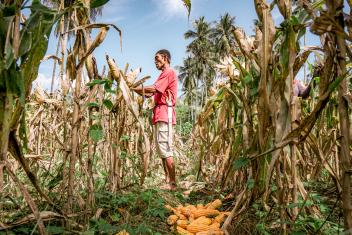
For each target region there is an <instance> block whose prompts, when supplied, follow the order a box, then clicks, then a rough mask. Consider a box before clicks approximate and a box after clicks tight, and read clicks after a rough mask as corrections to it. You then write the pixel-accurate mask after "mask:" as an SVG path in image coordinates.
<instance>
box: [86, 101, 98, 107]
mask: <svg viewBox="0 0 352 235" xmlns="http://www.w3.org/2000/svg"><path fill="white" fill-rule="evenodd" d="M87 107H88V108H90V107H99V104H98V103H95V102H90V103H88V104H87Z"/></svg>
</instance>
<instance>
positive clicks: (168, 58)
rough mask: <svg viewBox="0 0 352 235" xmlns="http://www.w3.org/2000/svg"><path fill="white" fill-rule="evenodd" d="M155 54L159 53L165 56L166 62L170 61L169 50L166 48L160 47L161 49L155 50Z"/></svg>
mask: <svg viewBox="0 0 352 235" xmlns="http://www.w3.org/2000/svg"><path fill="white" fill-rule="evenodd" d="M156 54H160V55H164V56H166V58H167V60H168V62H169V63H170V61H171V54H170V52H169V51H168V50H166V49H161V50H159V51H157V52H156V53H155V55H156Z"/></svg>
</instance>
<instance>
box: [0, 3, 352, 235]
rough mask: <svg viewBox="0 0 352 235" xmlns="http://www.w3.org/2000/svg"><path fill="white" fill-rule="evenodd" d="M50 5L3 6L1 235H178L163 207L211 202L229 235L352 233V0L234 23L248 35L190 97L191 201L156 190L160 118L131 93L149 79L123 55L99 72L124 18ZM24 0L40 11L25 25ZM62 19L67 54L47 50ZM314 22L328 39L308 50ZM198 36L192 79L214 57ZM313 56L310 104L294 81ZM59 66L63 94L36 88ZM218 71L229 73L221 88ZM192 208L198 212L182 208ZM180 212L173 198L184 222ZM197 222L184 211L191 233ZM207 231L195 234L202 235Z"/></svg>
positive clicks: (62, 47) (91, 7)
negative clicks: (115, 21)
mask: <svg viewBox="0 0 352 235" xmlns="http://www.w3.org/2000/svg"><path fill="white" fill-rule="evenodd" d="M47 2H49V3H50V4H49V6H50V8H48V7H46V6H45V5H42V3H40V1H32V2H31V3H25V2H24V1H17V2H16V1H11V0H5V1H1V5H0V75H1V77H0V79H1V80H0V141H1V142H0V144H1V151H0V234H2V233H4V234H11V233H39V234H46V233H52V234H58V233H64V232H67V233H82V232H86V233H87V234H89V232H90V234H94V232H96V233H102V234H111V233H115V232H117V231H120V230H123V229H126V230H128V231H129V232H130V233H131V234H158V233H159V234H166V233H171V230H170V229H169V227H168V226H167V224H166V218H167V216H168V214H167V213H168V212H167V211H166V209H165V208H164V205H165V204H171V205H172V206H175V208H179V209H180V211H182V208H186V209H185V210H187V208H188V209H203V208H201V207H202V203H203V204H206V203H208V202H210V201H211V200H213V199H214V198H215V197H221V198H223V199H224V200H223V204H222V205H221V206H222V207H221V208H220V209H221V211H225V210H226V211H228V213H227V215H228V217H227V218H226V220H225V221H224V223H223V225H222V230H223V231H224V232H225V233H226V234H252V233H258V234H268V233H273V234H289V233H290V234H291V233H292V234H294V233H296V234H302V233H303V234H309V233H311V234H314V233H321V234H335V233H337V232H339V231H342V230H343V229H342V228H344V229H345V230H346V232H345V234H351V232H350V231H352V205H351V204H352V197H351V195H352V179H351V178H352V170H351V169H352V163H351V133H350V132H351V127H350V122H351V87H352V85H351V79H350V75H351V72H350V70H349V69H350V65H351V64H350V59H351V58H352V57H351V56H352V53H351V51H350V48H351V47H350V42H351V38H352V35H351V19H350V17H351V16H350V15H349V14H348V13H346V12H344V10H345V11H346V8H344V7H343V3H344V2H343V1H341V0H338V1H333V0H326V1H323V0H319V1H306V0H299V1H289V0H278V1H272V2H270V3H268V2H266V1H265V0H255V1H254V4H255V6H256V11H257V15H258V21H257V22H256V25H255V35H253V36H247V35H246V34H245V33H244V32H243V31H242V30H241V29H240V28H239V27H236V26H234V27H230V28H229V30H230V32H231V35H232V36H233V39H234V44H233V45H232V44H229V46H227V47H225V48H227V49H226V51H222V53H220V54H216V55H217V56H218V57H219V58H217V59H218V60H217V61H216V60H215V62H216V63H215V64H217V65H216V66H215V65H211V63H209V66H210V67H211V66H213V67H212V69H214V71H213V70H212V71H210V72H209V73H206V72H204V71H207V70H209V69H210V68H208V67H204V68H202V69H203V70H202V76H203V75H204V77H201V78H199V79H201V81H198V82H199V83H198V82H197V86H198V85H202V89H201V93H200V94H196V92H195V93H193V90H192V89H193V88H192V87H191V88H189V90H188V91H189V94H190V97H189V101H190V102H189V105H191V106H197V105H203V104H204V107H201V108H202V111H201V112H200V113H198V114H197V112H195V110H194V109H192V107H191V110H190V111H189V112H188V111H187V112H188V113H187V115H189V117H191V118H190V120H191V121H194V123H192V124H194V125H193V130H192V133H191V135H190V137H191V138H188V137H189V136H183V139H182V138H179V137H177V141H176V147H177V150H178V152H179V153H178V155H179V158H178V160H177V168H178V172H177V174H178V176H179V178H180V185H181V186H182V187H184V188H186V189H188V190H187V191H186V192H185V193H183V194H182V193H180V192H176V193H167V192H161V191H158V190H155V189H151V188H152V187H155V186H156V185H157V183H158V182H160V181H162V180H163V179H162V174H160V170H161V167H160V162H159V159H157V158H155V157H154V156H155V154H154V153H153V152H154V151H153V145H152V142H153V141H152V138H153V137H152V134H151V133H152V126H151V122H150V116H151V111H150V109H148V108H147V106H148V104H147V101H145V100H143V99H141V98H140V97H137V96H136V95H135V94H133V93H131V91H130V88H131V87H136V86H138V85H140V84H142V83H143V82H145V81H146V80H147V79H148V78H149V77H142V78H139V77H140V76H139V72H140V69H135V70H130V68H129V66H128V65H126V67H125V68H123V69H121V68H118V67H117V66H116V64H115V62H114V60H113V59H112V58H110V57H109V56H107V57H106V66H105V68H106V69H103V71H98V68H97V66H96V61H95V58H94V56H93V52H94V50H95V49H96V48H97V47H99V46H100V45H101V44H102V43H103V42H104V39H105V36H106V34H107V33H116V32H117V33H119V36H120V37H121V31H120V30H119V29H118V28H117V27H116V26H115V25H108V24H98V23H92V20H91V19H92V16H94V15H95V14H96V13H97V12H99V10H97V9H99V7H101V6H103V5H104V4H105V3H106V1H99V0H95V1H89V0H82V1H47ZM184 3H185V4H186V6H187V7H188V9H190V6H191V3H190V1H184ZM22 4H29V5H31V10H32V13H30V15H29V16H28V17H27V19H25V17H24V15H23V14H22V10H23V9H22V8H21V7H23V6H22ZM234 4H236V3H234ZM345 4H348V5H349V7H350V8H351V7H352V3H351V2H350V1H347V3H345ZM274 7H277V8H278V9H279V12H280V13H281V14H282V17H283V18H284V21H283V22H282V23H281V24H280V25H275V23H274V21H273V18H272V16H271V10H272V8H274ZM198 23H199V24H200V23H201V24H203V25H204V19H203V20H202V19H200V20H199V21H198ZM54 25H55V26H56V30H57V32H58V36H57V39H58V49H57V52H58V53H57V54H56V55H48V56H45V53H46V49H47V45H48V37H49V35H50V33H51V31H52V30H53V27H54ZM93 30H96V31H98V34H97V36H96V38H94V39H93V38H91V33H92V31H93ZM112 30H114V32H113V31H112ZM307 30H310V31H311V32H312V33H314V34H316V35H318V36H319V37H320V39H321V45H320V46H314V47H311V46H301V44H302V43H301V41H302V40H301V39H302V37H303V36H304V35H305V34H306V31H307ZM186 35H188V37H191V36H192V35H193V36H194V35H196V34H192V32H190V33H188V34H187V33H186ZM198 36H199V35H198ZM69 37H70V38H71V40H70V41H69ZM69 42H72V43H69ZM193 42H194V43H193V44H190V47H189V48H188V50H189V51H188V52H189V53H190V54H191V55H192V56H194V57H193V58H191V59H190V60H188V62H189V64H187V65H188V66H189V67H186V66H184V67H182V68H181V70H182V73H183V80H182V81H183V84H186V78H187V76H190V74H191V72H190V71H191V70H190V68H191V67H192V66H193V63H197V61H196V62H194V60H193V59H194V58H197V53H200V54H202V55H203V54H204V55H209V58H210V57H211V55H212V53H213V52H212V51H210V52H209V53H208V52H206V53H205V52H204V51H198V52H197V49H199V48H201V47H202V46H204V45H205V46H206V47H208V44H206V43H205V44H204V42H202V41H197V40H194V41H193ZM222 50H225V49H222ZM311 54H315V55H317V56H316V58H318V59H317V60H316V61H315V62H314V64H313V65H312V66H311V70H310V74H311V75H312V81H314V82H312V90H311V93H310V98H309V99H307V100H302V99H300V98H298V97H294V96H293V95H292V94H293V92H292V89H293V85H292V84H293V80H294V79H295V78H296V76H297V74H298V72H299V71H300V70H301V69H302V68H303V66H304V65H305V63H306V61H307V59H308V58H309V56H310V55H311ZM205 57H206V56H205ZM47 59H53V60H54V61H55V62H54V63H55V65H54V74H55V73H57V72H58V74H59V79H60V86H61V87H60V89H59V90H58V91H55V92H51V93H49V94H48V93H46V92H45V91H43V90H42V88H41V87H40V86H36V87H34V88H33V89H32V83H33V81H34V80H35V78H36V77H37V74H38V68H39V65H40V63H41V62H42V61H43V60H47ZM203 62H204V61H203ZM57 66H58V71H55V70H56V67H57ZM193 67H194V66H193ZM105 70H106V71H105ZM85 74H86V75H87V76H85ZM194 74H196V73H195V72H194V70H192V76H194ZM212 74H213V75H214V74H215V75H216V76H221V77H222V78H223V79H225V80H226V82H224V83H223V84H220V85H218V87H217V88H216V89H215V88H210V86H212V85H214V82H213V81H212V80H211V79H212V77H211V76H212ZM209 76H210V77H209ZM190 84H191V83H190ZM194 84H195V83H194ZM196 88H198V87H196ZM185 89H188V88H187V87H186V88H185ZM192 94H195V97H193V96H192ZM185 102H187V100H186V101H185ZM195 116H197V119H196V120H194V119H195ZM179 125H181V126H182V125H183V123H180V124H179ZM178 134H180V133H178ZM181 134H184V133H181ZM152 169H153V170H152ZM199 181H202V182H199ZM204 185H206V187H204ZM148 188H149V189H148ZM192 189H194V190H193V191H192ZM186 202H187V203H190V204H193V205H196V204H199V208H197V207H196V206H193V207H192V206H190V205H188V207H182V208H181V207H177V205H179V204H182V203H186ZM204 207H205V206H204ZM217 207H218V206H217ZM217 207H216V208H217ZM175 208H172V207H169V209H170V210H171V211H173V212H174V213H175V215H176V216H178V218H177V219H180V218H179V217H181V215H180V214H179V215H178V214H177V213H179V212H177V211H176V209H175ZM208 209H209V208H208ZM210 209H215V208H210ZM204 211H205V212H206V209H205V208H204ZM176 212H177V213H176ZM202 212H203V211H202ZM205 212H204V213H205ZM185 213H187V211H186V212H185ZM216 213H217V214H219V213H220V212H218V211H217V212H216ZM340 213H341V215H343V223H340V221H339V218H338V217H339V216H340V215H339V214H340ZM217 214H216V215H217ZM202 215H203V214H202ZM204 215H205V214H204ZM206 216H208V214H207V215H206ZM198 217H201V215H200V216H198ZM169 218H170V220H172V219H173V218H171V217H169ZM224 218H225V217H222V218H221V220H222V219H224ZM193 219H195V218H190V217H188V218H186V222H185V223H186V224H185V225H186V226H185V228H186V229H188V227H187V226H189V223H191V222H192V221H191V220H193ZM203 219H204V221H205V222H206V223H208V222H209V218H208V219H207V218H203ZM210 221H211V223H213V222H214V220H210ZM169 222H170V221H169ZM170 223H173V224H174V223H177V222H176V221H173V220H172V221H171V222H170ZM181 223H183V222H180V225H181ZM202 225H204V224H202ZM202 225H200V227H202ZM219 225H220V224H219ZM182 226H183V225H182ZM197 226H198V225H197ZM197 226H195V227H192V226H190V229H188V231H191V232H192V231H193V232H194V234H195V231H196V230H197V229H198V228H199V227H197ZM206 226H208V225H206ZM202 228H203V227H202ZM192 229H193V230H192ZM216 229H217V228H216ZM180 231H181V230H180ZM197 231H198V230H197Z"/></svg>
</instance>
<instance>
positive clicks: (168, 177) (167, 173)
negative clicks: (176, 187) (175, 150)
mask: <svg viewBox="0 0 352 235" xmlns="http://www.w3.org/2000/svg"><path fill="white" fill-rule="evenodd" d="M166 159H167V158H162V162H163V168H164V172H165V181H166V183H167V184H168V183H170V175H169V171H168V167H167V165H166V164H167V163H166Z"/></svg>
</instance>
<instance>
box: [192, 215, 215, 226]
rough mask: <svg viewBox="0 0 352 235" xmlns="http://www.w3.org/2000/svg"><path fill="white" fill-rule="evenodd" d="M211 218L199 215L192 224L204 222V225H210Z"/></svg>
mask: <svg viewBox="0 0 352 235" xmlns="http://www.w3.org/2000/svg"><path fill="white" fill-rule="evenodd" d="M211 222H212V221H211V219H209V218H207V217H205V216H201V217H199V218H197V219H195V220H194V221H193V222H192V224H205V225H210V224H211Z"/></svg>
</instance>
